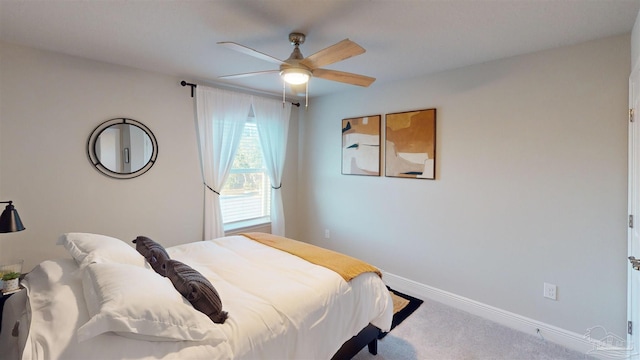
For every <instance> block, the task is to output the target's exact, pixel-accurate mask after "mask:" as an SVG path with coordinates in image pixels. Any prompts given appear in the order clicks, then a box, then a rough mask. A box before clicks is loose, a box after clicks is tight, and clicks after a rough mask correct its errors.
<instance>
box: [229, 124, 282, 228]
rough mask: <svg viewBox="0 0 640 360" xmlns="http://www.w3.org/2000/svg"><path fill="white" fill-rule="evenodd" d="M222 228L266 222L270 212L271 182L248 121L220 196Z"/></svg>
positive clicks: (256, 131)
mask: <svg viewBox="0 0 640 360" xmlns="http://www.w3.org/2000/svg"><path fill="white" fill-rule="evenodd" d="M220 207H221V208H222V219H223V222H224V224H225V229H227V230H229V229H237V228H241V227H245V226H250V225H256V224H261V223H267V222H269V221H270V212H271V183H270V182H269V176H268V175H267V170H266V169H265V166H264V160H263V158H262V147H261V146H260V139H259V138H258V127H257V126H256V123H255V122H254V121H252V119H249V121H247V123H246V124H245V126H244V132H243V134H242V139H241V140H240V145H239V146H238V151H237V152H236V157H235V159H234V160H233V165H232V166H231V171H230V173H229V177H228V178H227V181H226V182H225V184H224V186H223V187H222V192H221V193H220Z"/></svg>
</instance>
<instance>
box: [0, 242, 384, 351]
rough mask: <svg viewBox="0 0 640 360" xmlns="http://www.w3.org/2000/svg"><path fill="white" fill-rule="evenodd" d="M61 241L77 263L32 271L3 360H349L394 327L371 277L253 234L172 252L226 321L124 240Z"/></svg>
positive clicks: (5, 326) (7, 321)
mask: <svg viewBox="0 0 640 360" xmlns="http://www.w3.org/2000/svg"><path fill="white" fill-rule="evenodd" d="M59 244H61V245H64V246H65V248H66V249H67V250H68V251H69V253H70V254H71V256H72V258H70V259H58V260H48V261H44V262H42V263H41V264H39V265H38V266H36V267H35V268H34V269H33V270H32V271H31V272H29V274H27V276H26V277H25V279H24V281H23V286H24V289H23V290H22V291H21V292H19V293H17V294H15V295H13V296H12V297H10V298H9V299H8V300H7V302H6V303H5V307H4V315H3V318H2V331H1V333H0V349H1V351H2V355H3V356H2V357H3V358H16V359H87V358H93V359H349V358H351V357H352V356H353V355H355V353H357V352H358V351H359V350H360V349H361V348H363V347H364V346H367V345H368V346H369V351H370V352H372V353H374V354H375V352H376V339H377V336H378V334H379V333H380V331H388V330H389V328H390V326H391V321H392V317H393V310H392V309H393V304H392V300H391V297H390V295H389V292H388V290H387V288H386V286H385V285H384V283H383V282H382V280H381V277H380V276H379V275H378V274H376V273H375V272H370V271H364V272H362V273H360V274H359V275H357V276H355V277H353V278H352V279H350V280H349V281H346V280H345V278H344V276H341V275H340V274H339V273H337V272H335V271H334V270H330V269H328V268H326V267H324V266H319V265H316V264H313V263H311V262H309V261H307V260H305V259H303V258H300V257H298V256H295V255H292V254H290V253H288V252H286V251H282V250H280V249H277V248H273V247H271V246H266V245H265V244H264V243H261V242H258V241H256V240H254V239H250V238H249V237H247V236H242V235H235V236H229V237H223V238H218V239H214V240H209V241H198V242H194V243H188V244H183V245H179V246H174V247H170V248H167V249H166V253H167V254H168V256H169V257H170V258H171V259H174V260H176V261H178V262H181V263H183V264H186V265H188V266H189V267H190V268H191V269H193V270H195V271H197V272H198V273H199V274H201V275H202V277H204V278H206V280H208V281H209V282H210V284H211V285H213V287H214V288H215V291H216V292H217V293H216V295H219V299H220V300H221V302H222V310H224V312H226V313H228V317H226V315H225V317H226V319H225V320H224V322H223V323H214V322H213V321H212V320H211V319H212V317H210V316H207V314H205V313H203V312H202V311H198V310H196V308H194V306H192V304H191V303H190V302H189V300H187V299H186V298H185V296H183V295H181V294H180V293H179V292H178V291H177V289H178V288H177V287H174V286H172V283H171V282H172V281H173V280H169V279H168V278H167V277H163V276H162V275H160V274H159V273H157V272H156V271H154V268H152V266H151V264H150V262H151V258H149V257H148V256H147V259H145V257H144V256H142V255H141V253H140V252H138V251H136V249H134V247H133V246H131V245H129V244H128V243H126V242H124V241H121V240H118V239H114V238H110V237H106V236H103V235H96V234H86V233H69V234H64V235H63V236H61V238H60V240H59ZM152 258H153V261H155V260H156V259H155V257H152ZM187 297H188V296H187Z"/></svg>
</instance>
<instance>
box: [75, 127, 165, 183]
mask: <svg viewBox="0 0 640 360" xmlns="http://www.w3.org/2000/svg"><path fill="white" fill-rule="evenodd" d="M87 152H88V154H89V160H90V161H91V163H92V164H93V166H95V168H96V169H98V171H100V172H101V173H103V174H105V175H107V176H110V177H113V178H116V179H131V178H134V177H136V176H140V175H142V174H144V173H145V172H147V170H149V169H150V168H151V167H152V166H153V164H154V163H155V162H156V158H157V157H158V142H157V141H156V138H155V136H153V133H152V132H151V130H149V128H148V127H146V126H144V125H143V124H142V123H140V122H139V121H136V120H133V119H126V118H117V119H111V120H107V121H105V122H103V123H102V124H100V125H98V127H97V128H95V130H93V132H92V133H91V136H89V143H88V145H87Z"/></svg>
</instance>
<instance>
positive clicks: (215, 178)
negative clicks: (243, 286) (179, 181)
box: [196, 86, 252, 240]
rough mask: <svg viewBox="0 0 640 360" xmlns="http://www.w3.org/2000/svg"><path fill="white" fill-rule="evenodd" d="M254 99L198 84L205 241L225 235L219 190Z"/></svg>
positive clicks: (197, 104) (197, 107) (197, 102)
mask: <svg viewBox="0 0 640 360" xmlns="http://www.w3.org/2000/svg"><path fill="white" fill-rule="evenodd" d="M251 101H252V96H251V95H247V94H242V93H237V92H233V91H227V90H222V89H215V88H209V87H206V86H198V87H196V116H197V121H198V137H199V141H200V161H201V165H202V178H203V181H204V184H205V197H204V239H205V240H208V239H215V238H217V237H221V236H224V224H223V222H222V211H221V209H220V191H221V190H222V185H223V184H224V182H225V180H226V179H227V176H228V175H229V170H230V169H231V165H232V164H233V158H234V156H235V154H236V150H237V149H238V144H239V142H240V138H241V137H242V131H243V130H244V124H245V122H246V121H247V118H248V116H249V111H250V109H251Z"/></svg>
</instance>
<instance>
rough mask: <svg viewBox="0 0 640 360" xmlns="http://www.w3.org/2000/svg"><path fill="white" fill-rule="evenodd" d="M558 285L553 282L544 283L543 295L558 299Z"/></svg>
mask: <svg viewBox="0 0 640 360" xmlns="http://www.w3.org/2000/svg"><path fill="white" fill-rule="evenodd" d="M557 292H558V287H557V286H555V285H554V284H549V283H544V294H543V295H544V297H546V298H547V299H551V300H558V296H557V295H558V294H557Z"/></svg>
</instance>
